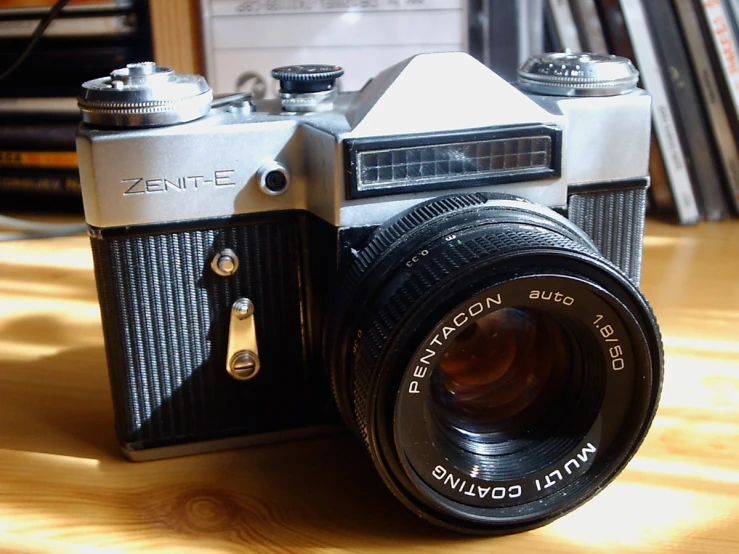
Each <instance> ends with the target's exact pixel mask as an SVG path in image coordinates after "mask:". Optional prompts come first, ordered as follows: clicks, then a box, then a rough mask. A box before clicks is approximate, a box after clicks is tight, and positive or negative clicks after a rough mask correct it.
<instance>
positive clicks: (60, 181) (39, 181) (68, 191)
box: [0, 172, 82, 196]
mask: <svg viewBox="0 0 739 554" xmlns="http://www.w3.org/2000/svg"><path fill="white" fill-rule="evenodd" d="M0 193H24V194H42V195H57V196H79V195H81V194H82V188H81V187H80V178H79V175H74V174H68V175H61V174H60V175H52V174H48V175H46V174H38V175H34V174H30V173H29V174H22V173H19V174H16V175H7V174H6V172H3V173H2V174H0Z"/></svg>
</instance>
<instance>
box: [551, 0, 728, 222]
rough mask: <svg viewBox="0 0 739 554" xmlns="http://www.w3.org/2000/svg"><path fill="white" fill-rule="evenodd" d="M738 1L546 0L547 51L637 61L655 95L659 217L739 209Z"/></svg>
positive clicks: (688, 218)
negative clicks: (613, 56) (588, 53)
mask: <svg viewBox="0 0 739 554" xmlns="http://www.w3.org/2000/svg"><path fill="white" fill-rule="evenodd" d="M738 23H739V0H547V15H546V28H547V33H546V36H547V40H548V47H549V48H550V49H554V50H559V51H563V50H565V49H570V50H572V51H591V52H597V53H611V54H617V55H620V56H626V57H628V58H630V59H631V60H632V61H634V63H635V64H636V66H637V68H638V69H639V71H640V74H641V83H640V85H641V86H642V87H643V88H645V89H646V90H647V91H648V92H649V93H650V94H651V95H652V114H653V118H652V119H653V139H652V150H651V161H650V173H651V177H652V186H651V189H650V207H651V210H652V212H653V213H656V214H663V215H666V216H669V217H674V218H676V219H677V220H678V221H680V222H681V223H684V224H692V223H697V222H698V221H703V220H708V221H717V220H721V219H725V218H727V217H729V216H731V215H732V214H736V213H737V212H738V211H739V149H737V138H739V48H738V47H737V40H738V39H739V32H738V30H739V26H738Z"/></svg>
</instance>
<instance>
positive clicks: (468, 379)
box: [431, 308, 572, 443]
mask: <svg viewBox="0 0 739 554" xmlns="http://www.w3.org/2000/svg"><path fill="white" fill-rule="evenodd" d="M571 364H572V360H571V354H570V345H569V340H568V338H567V335H566V333H565V331H564V329H563V328H562V325H561V324H560V323H559V322H557V320H556V319H555V318H554V317H552V316H551V315H549V314H547V313H545V312H542V311H538V310H527V309H514V308H506V309H501V310H497V311H494V312H492V313H490V314H488V315H486V316H484V317H482V318H481V319H478V320H477V321H475V322H473V323H472V324H471V325H470V326H468V327H467V328H466V329H465V330H464V331H462V332H460V334H459V335H458V336H457V337H456V338H455V339H454V341H453V342H452V343H451V344H450V345H449V347H448V349H447V350H446V352H444V354H443V356H442V358H441V360H440V362H439V364H438V367H437V368H436V370H435V371H434V373H433V374H432V377H431V394H432V398H433V407H432V411H433V415H434V416H435V418H436V419H437V421H438V422H439V423H440V424H441V425H445V426H447V427H448V428H449V429H453V430H457V431H459V432H460V433H462V434H464V435H466V436H468V437H470V436H477V437H478V438H479V439H480V440H484V441H486V442H488V443H502V442H504V441H506V440H508V439H509V438H512V437H515V436H516V435H519V434H521V433H522V432H527V433H528V432H530V431H531V428H532V427H533V426H535V425H537V424H539V423H541V422H543V421H547V420H550V421H551V418H552V417H556V415H557V414H556V413H553V411H556V404H557V399H558V398H559V399H561V398H562V397H563V396H564V395H563V389H564V387H565V385H566V384H567V382H568V380H569V379H570V377H571V376H570V367H571Z"/></svg>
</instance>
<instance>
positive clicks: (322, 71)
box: [272, 64, 344, 93]
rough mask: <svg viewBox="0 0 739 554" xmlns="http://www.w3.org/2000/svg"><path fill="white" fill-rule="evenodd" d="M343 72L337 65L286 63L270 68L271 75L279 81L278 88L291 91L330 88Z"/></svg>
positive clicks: (300, 91)
mask: <svg viewBox="0 0 739 554" xmlns="http://www.w3.org/2000/svg"><path fill="white" fill-rule="evenodd" d="M343 74H344V70H343V69H342V68H341V67H339V66H338V65H320V64H318V65H315V64H314V65H310V64H309V65H288V66H284V67H277V68H275V69H273V70H272V77H274V78H275V79H278V80H279V81H280V90H281V91H282V92H292V93H306V92H322V91H325V90H331V89H333V88H334V84H335V83H336V79H338V78H339V77H341V76H342V75H343Z"/></svg>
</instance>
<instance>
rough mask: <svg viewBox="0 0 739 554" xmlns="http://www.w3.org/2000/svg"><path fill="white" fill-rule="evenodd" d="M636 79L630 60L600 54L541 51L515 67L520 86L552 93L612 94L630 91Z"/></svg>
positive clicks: (560, 94) (637, 77) (542, 92)
mask: <svg viewBox="0 0 739 554" xmlns="http://www.w3.org/2000/svg"><path fill="white" fill-rule="evenodd" d="M638 81H639V72H638V71H637V70H636V68H635V67H634V65H633V64H632V63H631V61H629V60H628V59H627V58H622V57H620V56H608V55H602V54H588V53H572V52H564V53H553V54H543V55H541V56H534V57H532V58H529V60H528V61H527V62H526V63H524V64H523V65H522V66H521V69H519V70H518V85H519V86H520V87H521V88H522V89H524V90H526V91H527V92H532V93H534V94H543V95H551V96H615V95H618V94H625V93H627V92H631V91H632V90H634V89H635V88H636V84H637V82H638Z"/></svg>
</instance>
